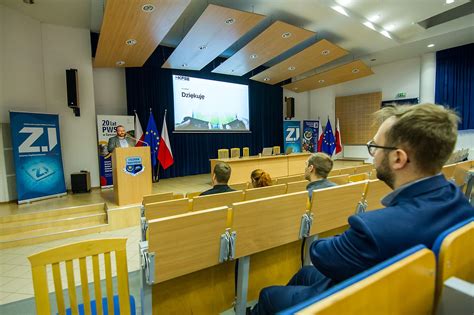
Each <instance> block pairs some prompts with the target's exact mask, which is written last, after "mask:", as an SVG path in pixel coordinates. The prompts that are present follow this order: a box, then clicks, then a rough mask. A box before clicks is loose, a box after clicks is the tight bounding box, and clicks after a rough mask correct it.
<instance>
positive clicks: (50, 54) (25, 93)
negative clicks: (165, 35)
mask: <svg viewBox="0 0 474 315" xmlns="http://www.w3.org/2000/svg"><path fill="white" fill-rule="evenodd" d="M0 42H1V43H2V45H0V70H1V71H0V123H3V124H4V125H2V127H3V131H5V128H7V129H8V128H9V126H8V123H9V110H17V111H31V112H46V113H57V114H59V120H60V132H61V133H60V136H61V145H62V154H63V163H64V171H65V174H64V175H65V180H66V183H67V186H68V187H70V174H71V173H73V172H77V171H79V170H84V169H85V170H89V171H90V172H91V180H92V183H91V184H92V186H95V187H97V186H99V169H98V157H97V149H96V148H97V133H96V108H95V100H94V97H97V98H98V99H99V100H100V102H101V105H102V106H101V113H110V114H116V113H124V110H125V111H126V98H125V83H124V82H125V78H124V73H123V70H122V71H115V72H114V71H97V75H98V76H99V80H98V81H99V83H98V84H97V85H96V87H95V88H96V90H97V93H96V95H94V83H93V81H94V77H93V70H92V58H91V48H90V35H89V30H87V29H78V28H70V27H63V26H57V25H50V24H44V23H41V22H39V21H37V20H34V19H32V18H30V17H27V16H25V15H22V14H21V13H20V12H18V11H15V10H12V9H9V8H7V7H5V6H2V5H0ZM69 68H75V69H77V70H78V89H79V102H80V108H81V116H80V117H75V116H74V114H73V112H72V110H71V109H69V108H68V107H67V100H66V74H65V70H66V69H69ZM112 97H113V99H112ZM107 98H110V99H111V100H110V102H107V101H106V100H107ZM107 106H111V109H110V111H108V110H107ZM1 143H2V142H0V144H1ZM0 149H1V152H2V153H4V152H5V155H4V157H3V158H0V164H2V166H1V167H0V170H2V171H3V169H6V168H10V167H11V166H9V165H8V164H9V163H7V162H6V160H9V159H10V157H9V156H8V154H11V153H9V152H7V151H4V150H3V149H4V148H3V145H2V147H1V148H0ZM7 156H8V157H7ZM9 172H11V170H7V169H6V170H5V173H7V174H8V173H9ZM5 173H4V172H2V174H1V175H0V185H2V187H5V185H6V181H7V180H6V175H5ZM9 179H10V180H8V182H12V183H13V182H14V178H13V180H11V178H9ZM8 186H10V185H8ZM11 192H12V188H11V187H9V191H8V192H7V193H5V192H4V189H1V190H0V201H6V200H11V199H12V196H11ZM15 197H16V196H13V198H15Z"/></svg>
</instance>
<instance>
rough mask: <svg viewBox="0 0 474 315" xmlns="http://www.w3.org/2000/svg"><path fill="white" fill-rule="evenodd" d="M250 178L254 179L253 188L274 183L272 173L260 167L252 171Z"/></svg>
mask: <svg viewBox="0 0 474 315" xmlns="http://www.w3.org/2000/svg"><path fill="white" fill-rule="evenodd" d="M250 179H251V180H252V187H253V188H257V187H265V186H271V185H272V178H271V177H270V174H268V173H267V172H265V171H264V170H261V169H259V168H258V169H256V170H254V171H253V172H252V174H251V175H250Z"/></svg>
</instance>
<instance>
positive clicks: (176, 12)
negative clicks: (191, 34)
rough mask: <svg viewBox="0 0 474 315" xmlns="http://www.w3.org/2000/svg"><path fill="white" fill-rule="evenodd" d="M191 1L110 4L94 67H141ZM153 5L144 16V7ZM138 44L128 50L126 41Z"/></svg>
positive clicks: (142, 0) (143, 0)
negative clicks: (119, 64) (130, 40)
mask: <svg viewBox="0 0 474 315" xmlns="http://www.w3.org/2000/svg"><path fill="white" fill-rule="evenodd" d="M190 2H191V0H131V1H124V0H107V3H106V6H105V12H104V19H103V22H102V28H101V30H100V37H99V43H98V46H97V52H96V55H95V60H94V67H116V66H118V65H117V62H119V61H124V62H125V64H123V65H122V66H123V67H141V66H143V64H144V63H145V61H146V60H147V59H148V57H150V55H151V54H152V53H153V51H154V50H155V49H156V47H158V44H159V43H160V42H161V41H162V40H163V38H164V37H165V36H166V34H167V33H168V31H169V30H170V29H171V27H172V26H173V25H174V24H175V22H176V20H177V19H178V18H179V17H180V15H181V14H182V13H183V11H184V9H186V7H187V6H188V5H189V3H190ZM149 4H151V5H154V6H155V9H154V10H153V11H151V12H144V10H142V8H143V7H144V5H149ZM129 39H134V40H136V44H135V45H133V46H129V45H127V44H126V41H127V40H129Z"/></svg>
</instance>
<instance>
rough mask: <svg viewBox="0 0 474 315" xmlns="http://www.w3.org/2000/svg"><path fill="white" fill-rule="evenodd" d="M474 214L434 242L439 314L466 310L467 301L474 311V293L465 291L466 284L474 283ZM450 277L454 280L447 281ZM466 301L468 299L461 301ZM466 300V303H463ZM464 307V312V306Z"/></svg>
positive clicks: (460, 312) (473, 285)
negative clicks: (473, 216)
mask: <svg viewBox="0 0 474 315" xmlns="http://www.w3.org/2000/svg"><path fill="white" fill-rule="evenodd" d="M473 249H474V218H470V219H468V220H465V221H463V222H460V223H458V224H456V225H455V226H453V227H451V228H449V229H447V230H446V231H444V232H443V233H441V234H440V235H439V236H438V238H437V239H436V241H435V242H434V244H433V251H434V253H435V254H436V256H437V257H438V270H437V273H436V300H437V301H438V311H439V314H464V312H465V310H466V308H465V306H466V304H469V303H470V305H471V312H472V311H474V293H473V292H471V293H470V298H469V294H467V296H466V294H465V293H464V292H463V290H462V287H464V286H463V285H458V284H459V283H461V284H462V283H463V282H466V283H467V284H468V286H469V285H470V286H471V291H472V288H473V287H474V250H473ZM447 281H450V282H451V283H447ZM462 301H464V303H461V302H462ZM461 304H464V305H461ZM463 307H464V312H462V311H461V310H462V308H463Z"/></svg>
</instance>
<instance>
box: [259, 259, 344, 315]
mask: <svg viewBox="0 0 474 315" xmlns="http://www.w3.org/2000/svg"><path fill="white" fill-rule="evenodd" d="M335 284H336V282H335V281H333V280H331V279H330V278H328V277H326V276H325V275H323V274H322V273H321V272H319V270H318V269H316V268H315V267H314V266H305V267H303V268H301V269H300V271H298V272H297V273H296V274H295V275H294V276H293V278H291V280H290V281H289V282H288V284H287V285H286V286H271V287H267V288H264V289H262V291H260V295H259V298H258V303H257V304H256V305H255V306H254V308H253V309H252V312H251V314H252V315H267V314H275V313H276V312H279V311H283V310H285V309H287V308H288V307H290V306H293V305H295V304H298V303H300V302H303V301H304V300H306V299H308V298H310V297H312V296H315V295H318V294H320V293H322V292H324V291H326V290H327V289H329V288H330V287H332V286H334V285H335Z"/></svg>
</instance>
